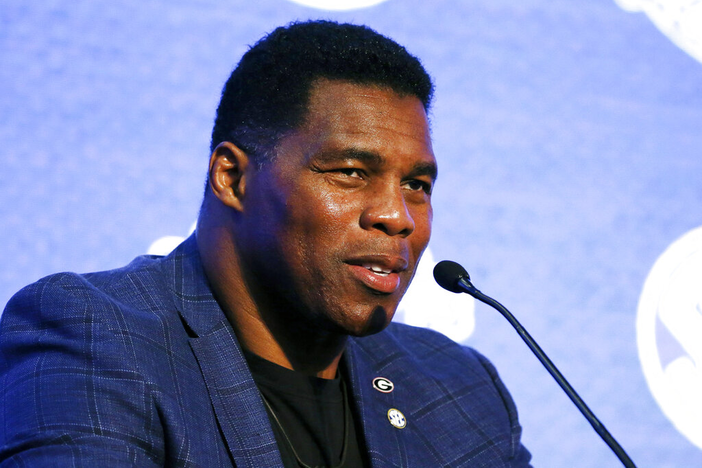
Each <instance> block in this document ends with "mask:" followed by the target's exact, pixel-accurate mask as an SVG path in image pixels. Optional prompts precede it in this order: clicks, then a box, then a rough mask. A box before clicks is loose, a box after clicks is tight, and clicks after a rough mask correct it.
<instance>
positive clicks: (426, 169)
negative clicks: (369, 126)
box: [314, 148, 438, 181]
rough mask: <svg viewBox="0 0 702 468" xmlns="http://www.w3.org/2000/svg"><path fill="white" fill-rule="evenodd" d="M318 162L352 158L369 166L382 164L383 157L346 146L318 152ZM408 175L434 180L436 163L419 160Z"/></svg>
mask: <svg viewBox="0 0 702 468" xmlns="http://www.w3.org/2000/svg"><path fill="white" fill-rule="evenodd" d="M314 159H317V160H318V161H320V162H325V163H332V162H336V161H344V160H347V159H353V160H356V161H359V162H362V163H364V164H367V165H369V166H383V165H384V164H385V158H383V157H382V156H381V155H379V154H378V153H376V152H373V151H365V150H362V149H358V148H346V149H344V150H342V151H328V152H323V153H318V154H316V155H315V156H314ZM410 176H429V177H431V179H432V180H433V181H434V180H436V178H437V177H438V169H437V167H436V163H434V162H433V161H432V162H424V161H423V162H419V163H417V164H415V165H414V167H413V168H412V170H411V171H410Z"/></svg>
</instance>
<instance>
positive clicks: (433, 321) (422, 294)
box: [395, 248, 475, 343]
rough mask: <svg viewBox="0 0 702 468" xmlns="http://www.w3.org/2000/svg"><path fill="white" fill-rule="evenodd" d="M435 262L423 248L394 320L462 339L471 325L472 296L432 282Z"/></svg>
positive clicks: (458, 340)
mask: <svg viewBox="0 0 702 468" xmlns="http://www.w3.org/2000/svg"><path fill="white" fill-rule="evenodd" d="M436 263H437V262H436V261H434V256H433V255H432V252H431V249H429V248H427V250H425V251H424V255H422V259H421V260H420V261H419V265H418V266H417V272H416V273H415V275H414V279H413V280H412V284H410V287H409V289H408V290H407V293H406V294H405V297H403V298H402V301H401V302H400V305H399V306H398V308H397V313H396V314H395V321H396V322H402V323H406V324H407V325H414V326H415V327H425V328H431V329H432V330H436V331H438V332H439V333H443V334H444V335H446V336H448V337H449V338H451V339H452V340H453V341H456V342H458V343H462V342H463V341H465V340H466V339H468V337H469V336H470V335H471V334H472V333H473V329H474V328H475V299H473V297H471V296H469V295H468V294H456V293H452V292H449V291H446V290H445V289H444V288H442V287H441V286H439V285H438V284H436V281H434V266H435V265H436Z"/></svg>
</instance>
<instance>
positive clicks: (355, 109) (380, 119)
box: [294, 79, 434, 161]
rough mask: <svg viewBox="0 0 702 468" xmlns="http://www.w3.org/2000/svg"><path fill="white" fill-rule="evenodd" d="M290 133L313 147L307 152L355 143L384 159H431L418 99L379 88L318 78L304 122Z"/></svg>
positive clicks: (353, 145)
mask: <svg viewBox="0 0 702 468" xmlns="http://www.w3.org/2000/svg"><path fill="white" fill-rule="evenodd" d="M294 133H297V136H298V137H301V138H303V139H304V140H306V143H307V144H308V145H311V146H310V147H309V148H307V151H306V152H307V154H313V153H316V152H317V151H319V150H322V149H325V150H332V151H333V150H334V149H339V150H343V149H345V148H348V147H354V148H356V149H359V150H369V151H373V152H376V153H378V154H380V155H382V156H384V157H391V156H393V155H395V156H405V157H411V158H415V159H417V158H419V159H424V160H431V161H433V160H434V154H433V150H432V145H431V135H430V130H429V124H428V120H427V115H426V112H425V111H424V106H423V104H422V102H421V101H420V100H419V99H418V98H416V97H415V96H401V95H399V94H397V93H396V92H394V91H392V90H390V89H387V88H382V87H379V86H373V85H359V84H354V83H351V82H347V81H340V80H327V79H321V80H317V81H316V82H315V83H314V84H313V86H312V88H311V92H310V98H309V103H308V110H307V115H306V118H305V121H304V123H303V124H302V126H301V127H300V128H299V129H298V130H297V131H295V132H294Z"/></svg>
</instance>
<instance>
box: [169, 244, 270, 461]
mask: <svg viewBox="0 0 702 468" xmlns="http://www.w3.org/2000/svg"><path fill="white" fill-rule="evenodd" d="M164 268H166V269H167V270H168V271H167V272H166V274H167V275H169V276H170V279H171V281H170V286H171V288H172V292H173V298H174V304H175V307H176V309H177V310H178V312H179V313H180V316H181V319H182V321H183V323H184V326H185V327H186V328H187V329H188V333H189V334H190V336H191V337H192V338H191V339H190V341H189V343H190V347H191V349H192V350H193V353H194V354H195V358H196V359H197V362H198V364H199V366H200V371H201V372H202V376H203V379H204V381H205V384H206V386H207V390H208V393H209V397H210V401H211V403H212V408H213V409H214V413H215V417H216V418H217V422H218V424H219V427H220V430H221V432H222V435H223V437H224V440H225V441H226V444H227V447H228V449H229V453H230V455H231V457H232V459H233V461H234V463H235V465H236V466H237V467H250V468H259V467H262V466H265V467H280V468H282V467H283V463H282V461H281V458H280V453H279V452H278V447H277V444H276V441H275V436H274V435H273V430H272V429H271V426H270V422H269V420H268V414H267V413H266V410H265V408H264V407H263V401H262V400H261V397H260V394H259V392H258V388H257V387H256V383H255V382H254V380H253V377H252V376H251V372H250V371H249V368H248V366H247V364H246V360H245V358H244V356H243V354H242V352H241V348H240V347H239V343H238V342H237V340H236V335H235V334H234V330H233V329H232V327H231V325H230V324H229V322H228V320H227V318H226V316H225V315H224V312H223V311H222V309H221V308H220V307H219V304H218V303H217V301H216V300H215V298H214V296H213V295H212V291H211V290H210V287H209V285H208V284H207V280H206V278H205V274H204V270H203V269H202V264H201V263H200V256H199V253H198V251H197V247H196V244H195V237H194V235H193V236H191V237H190V238H188V239H187V240H185V242H183V244H181V245H180V246H179V247H178V248H177V249H176V250H175V251H174V252H173V253H172V254H171V255H169V257H168V258H167V259H166V261H165V262H164Z"/></svg>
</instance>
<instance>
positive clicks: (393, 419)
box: [388, 408, 407, 429]
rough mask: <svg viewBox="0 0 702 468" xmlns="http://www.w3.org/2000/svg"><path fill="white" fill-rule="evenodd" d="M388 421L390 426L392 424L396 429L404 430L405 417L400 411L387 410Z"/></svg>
mask: <svg viewBox="0 0 702 468" xmlns="http://www.w3.org/2000/svg"><path fill="white" fill-rule="evenodd" d="M388 421H390V424H392V425H393V426H395V427H396V428H398V429H404V428H405V426H406V425H407V419H406V418H405V415H404V414H402V411H400V410H397V409H395V408H390V409H389V410H388Z"/></svg>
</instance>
